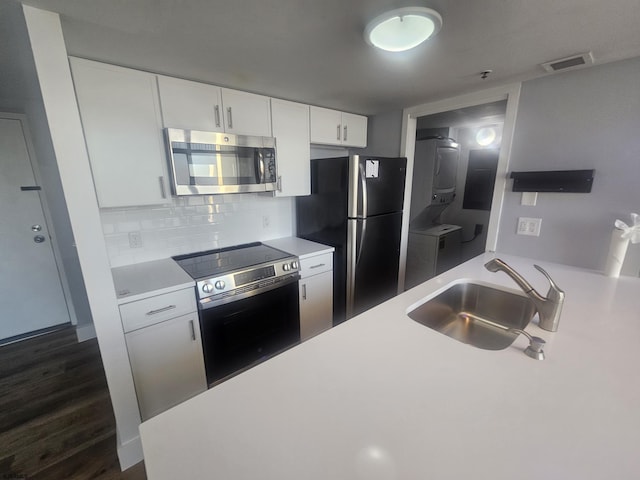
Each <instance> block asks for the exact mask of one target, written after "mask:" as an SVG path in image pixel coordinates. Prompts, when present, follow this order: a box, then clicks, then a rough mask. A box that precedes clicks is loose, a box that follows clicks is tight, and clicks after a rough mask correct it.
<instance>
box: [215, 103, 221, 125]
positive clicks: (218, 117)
mask: <svg viewBox="0 0 640 480" xmlns="http://www.w3.org/2000/svg"><path fill="white" fill-rule="evenodd" d="M213 112H214V113H215V116H216V127H219V126H220V105H216V106H215V108H214V109H213Z"/></svg>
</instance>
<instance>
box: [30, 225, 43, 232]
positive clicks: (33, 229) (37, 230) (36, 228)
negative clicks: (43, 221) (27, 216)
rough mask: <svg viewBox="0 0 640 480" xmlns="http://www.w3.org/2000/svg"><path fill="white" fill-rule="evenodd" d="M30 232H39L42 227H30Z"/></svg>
mask: <svg viewBox="0 0 640 480" xmlns="http://www.w3.org/2000/svg"><path fill="white" fill-rule="evenodd" d="M31 230H32V231H34V232H39V231H40V230H42V226H41V225H38V224H36V225H31Z"/></svg>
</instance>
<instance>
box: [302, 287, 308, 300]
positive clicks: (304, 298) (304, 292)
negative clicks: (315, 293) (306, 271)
mask: <svg viewBox="0 0 640 480" xmlns="http://www.w3.org/2000/svg"><path fill="white" fill-rule="evenodd" d="M302 299H303V300H306V299H307V284H306V283H303V284H302Z"/></svg>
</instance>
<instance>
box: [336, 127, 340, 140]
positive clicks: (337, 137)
mask: <svg viewBox="0 0 640 480" xmlns="http://www.w3.org/2000/svg"><path fill="white" fill-rule="evenodd" d="M336 139H337V140H338V141H340V125H338V134H337V135H336Z"/></svg>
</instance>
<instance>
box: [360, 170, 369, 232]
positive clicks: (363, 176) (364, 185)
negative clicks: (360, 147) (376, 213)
mask: <svg viewBox="0 0 640 480" xmlns="http://www.w3.org/2000/svg"><path fill="white" fill-rule="evenodd" d="M365 162H366V160H365ZM358 167H359V170H360V185H361V187H362V188H361V189H360V193H361V194H362V213H361V216H362V218H367V173H366V170H365V168H364V164H362V163H360V164H359V165H358ZM362 228H363V232H364V226H363V227H362Z"/></svg>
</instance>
